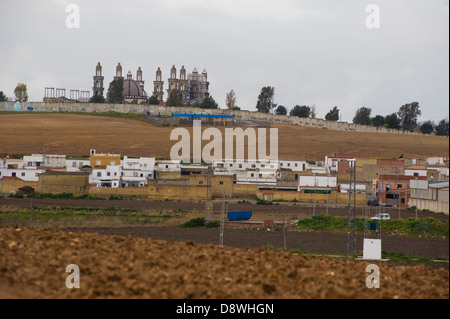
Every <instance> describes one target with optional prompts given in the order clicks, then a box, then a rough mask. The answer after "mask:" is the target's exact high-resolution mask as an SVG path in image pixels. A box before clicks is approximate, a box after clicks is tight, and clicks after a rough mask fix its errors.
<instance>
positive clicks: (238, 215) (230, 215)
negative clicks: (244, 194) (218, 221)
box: [227, 211, 252, 221]
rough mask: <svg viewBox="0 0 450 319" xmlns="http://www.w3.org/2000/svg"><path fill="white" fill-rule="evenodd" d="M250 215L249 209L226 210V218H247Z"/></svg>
mask: <svg viewBox="0 0 450 319" xmlns="http://www.w3.org/2000/svg"><path fill="white" fill-rule="evenodd" d="M251 217H252V212H251V211H246V212H228V213H227V218H228V220H233V221H234V220H249V219H250V218H251Z"/></svg>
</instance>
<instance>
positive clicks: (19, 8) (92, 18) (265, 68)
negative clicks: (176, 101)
mask: <svg viewBox="0 0 450 319" xmlns="http://www.w3.org/2000/svg"><path fill="white" fill-rule="evenodd" d="M69 4H76V5H77V6H78V7H79V9H80V27H79V28H67V26H66V19H67V17H68V16H69V15H70V13H67V12H66V7H67V5H69ZM370 4H376V5H377V6H378V8H379V10H380V12H379V13H380V15H379V17H380V25H379V28H368V27H367V24H366V19H367V18H368V16H369V15H371V14H373V13H374V12H373V11H372V12H366V8H367V6H368V5H370ZM0 16H1V18H0V43H1V44H0V48H1V50H0V91H3V92H4V93H5V94H6V95H7V96H8V97H13V96H14V94H13V91H14V88H15V86H16V85H17V83H19V82H22V83H26V84H27V86H28V93H29V99H30V101H42V98H43V96H44V88H45V87H55V88H65V89H66V95H67V96H69V91H70V89H78V90H89V91H91V95H92V85H93V80H92V76H93V75H94V72H95V66H96V64H97V62H101V64H102V66H103V75H104V76H105V88H106V89H107V87H108V84H109V82H110V81H111V80H112V78H113V76H114V73H115V67H116V65H117V63H118V62H120V63H121V65H122V66H123V72H124V73H126V72H127V71H128V70H131V71H132V73H133V78H135V77H136V70H137V68H138V67H141V68H142V70H143V78H144V80H145V81H146V82H145V89H146V91H147V93H149V95H151V92H152V91H153V80H154V79H155V72H156V69H157V68H158V67H161V70H162V72H163V78H164V80H165V81H166V82H165V89H166V88H167V78H168V76H169V71H170V68H171V66H172V65H173V64H175V66H176V67H177V70H178V72H179V69H180V68H181V66H182V65H184V66H185V68H186V69H187V71H188V72H191V71H192V70H193V69H194V67H196V68H197V69H198V70H199V71H200V72H201V71H202V70H203V69H206V70H207V72H208V79H209V81H210V93H211V95H212V96H213V97H214V99H215V100H216V101H217V102H218V103H219V106H220V107H221V108H224V107H225V101H224V100H225V95H226V93H227V92H229V91H230V90H231V89H234V90H235V92H236V96H237V105H238V106H240V107H241V108H242V109H246V110H252V111H254V110H255V105H256V101H257V97H258V94H259V92H260V90H261V88H262V87H263V86H274V87H275V103H278V104H281V105H284V106H285V107H286V108H287V109H288V110H290V109H292V108H293V107H294V105H296V104H298V105H309V106H313V105H315V107H316V110H317V113H318V117H320V118H323V117H324V116H325V114H326V113H327V112H328V111H329V110H330V109H331V108H332V107H333V106H338V108H339V109H340V111H341V114H342V120H344V121H351V120H352V119H353V116H354V114H355V111H356V110H357V109H358V108H359V107H362V106H365V107H370V108H371V109H372V116H375V115H377V114H380V115H387V114H391V113H392V112H396V111H398V109H399V107H400V106H402V105H403V104H406V103H410V102H414V101H418V102H419V103H420V107H421V110H422V116H421V118H420V120H421V121H423V120H428V119H431V120H434V121H439V120H440V119H442V118H445V117H448V114H449V111H448V107H449V91H448V87H449V1H448V0H383V1H382V0H371V1H365V0H342V1H335V0H301V1H300V0H298V1H294V0H276V1H275V0H271V1H269V0H150V1H144V0H139V1H133V0H129V1H117V0H113V1H111V0H108V1H107V0H101V1H98V0H97V1H81V0H68V1H65V0H40V1H31V0H15V1H6V0H0ZM371 21H372V20H371ZM106 89H105V93H106ZM166 95H167V94H166ZM165 97H166V96H165Z"/></svg>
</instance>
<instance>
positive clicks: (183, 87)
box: [178, 65, 189, 104]
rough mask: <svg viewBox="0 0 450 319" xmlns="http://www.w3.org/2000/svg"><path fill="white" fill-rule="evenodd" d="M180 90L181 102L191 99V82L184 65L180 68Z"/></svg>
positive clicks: (184, 102) (185, 102)
mask: <svg viewBox="0 0 450 319" xmlns="http://www.w3.org/2000/svg"><path fill="white" fill-rule="evenodd" d="M178 83H179V85H178V87H179V90H180V94H181V104H187V103H188V100H189V85H188V84H189V83H188V80H187V78H186V69H185V68H184V65H183V66H182V67H181V70H180V80H179V82H178Z"/></svg>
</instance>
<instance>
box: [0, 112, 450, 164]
mask: <svg viewBox="0 0 450 319" xmlns="http://www.w3.org/2000/svg"><path fill="white" fill-rule="evenodd" d="M273 127H277V128H278V154H279V158H284V159H306V160H320V159H323V158H324V156H325V155H339V156H356V157H361V158H394V157H395V158H396V157H399V156H400V155H401V154H403V155H404V156H405V157H406V158H412V157H422V158H425V157H430V156H444V157H448V155H449V143H448V139H447V138H440V137H433V136H419V135H397V134H382V133H354V132H341V131H332V130H327V129H318V128H309V127H300V126H289V125H275V126H273ZM202 128H206V127H202ZM172 129H173V128H172V127H155V126H153V125H151V124H149V123H146V122H143V121H137V120H132V119H126V118H113V117H101V116H90V115H75V114H67V113H49V114H42V113H41V114H29V113H28V114H6V113H4V114H2V113H1V112H0V154H31V153H42V151H43V149H44V147H45V150H46V153H47V154H65V155H69V156H70V155H72V156H87V155H89V149H96V150H97V151H98V152H105V153H106V152H110V153H120V154H122V155H128V156H151V157H155V158H169V157H170V149H171V147H172V145H174V144H175V143H176V141H171V140H170V132H171V131H172ZM188 130H189V131H190V132H192V128H190V127H188ZM220 130H221V131H222V132H224V128H223V127H221V128H220ZM224 135H225V134H224V133H223V136H224ZM207 143H208V142H203V146H204V145H206V144H207ZM267 148H269V145H267Z"/></svg>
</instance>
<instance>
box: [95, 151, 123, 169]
mask: <svg viewBox="0 0 450 319" xmlns="http://www.w3.org/2000/svg"><path fill="white" fill-rule="evenodd" d="M90 162H91V168H105V167H106V166H108V165H110V166H114V165H120V154H110V153H107V154H104V153H97V152H96V151H95V150H91V152H90Z"/></svg>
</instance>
